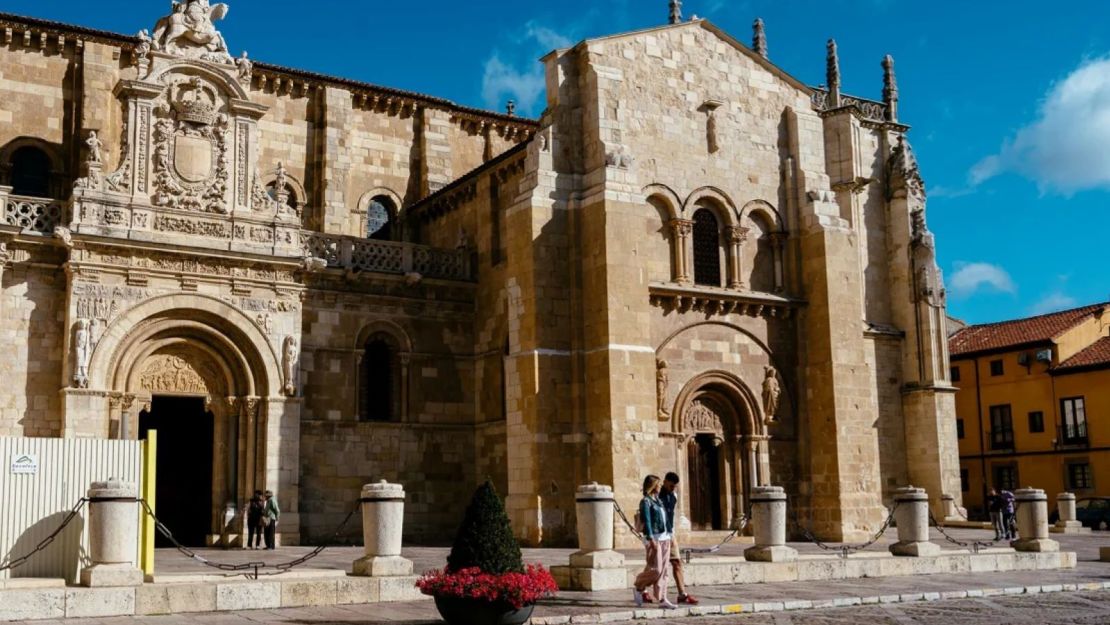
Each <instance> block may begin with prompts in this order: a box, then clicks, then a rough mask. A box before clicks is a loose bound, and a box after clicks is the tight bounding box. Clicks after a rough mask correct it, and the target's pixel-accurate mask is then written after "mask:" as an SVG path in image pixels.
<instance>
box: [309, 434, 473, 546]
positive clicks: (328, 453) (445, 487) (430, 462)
mask: <svg viewBox="0 0 1110 625" xmlns="http://www.w3.org/2000/svg"><path fill="white" fill-rule="evenodd" d="M473 437H474V428H473V427H472V426H453V427H440V426H434V425H420V426H416V425H412V424H402V423H358V422H351V421H348V422H343V423H328V422H320V421H303V422H302V423H301V439H300V441H301V457H302V461H301V465H300V486H301V515H302V516H301V527H302V529H301V537H302V539H303V540H305V541H306V542H307V543H308V544H321V543H326V542H329V541H330V540H331V537H332V534H333V532H334V531H335V529H336V527H337V526H338V525H339V523H340V522H341V521H342V520H343V518H344V517H345V516H346V515H347V513H348V512H350V510H351V508H352V507H353V506H354V505H355V502H356V501H357V500H358V497H359V493H360V490H361V488H362V485H363V484H366V483H369V482H376V481H379V480H383V479H385V480H389V481H390V482H396V483H400V484H404V485H405V491H406V493H407V498H406V500H405V528H404V540H405V541H406V542H408V543H410V544H411V543H415V544H433V545H443V544H449V543H450V541H451V540H452V539H453V538H454V532H455V529H456V528H457V525H458V522H459V520H460V519H461V518H462V514H463V511H464V510H465V508H466V504H467V502H468V501H470V495H471V494H472V493H473V489H474V483H475V480H476V479H477V478H476V476H475V458H474V446H473V445H470V444H467V443H468V441H472V440H473ZM483 477H484V476H483ZM342 536H343V538H342V539H343V540H346V541H348V542H352V543H355V542H361V539H362V524H361V522H360V521H359V519H358V518H357V516H356V518H355V519H353V520H352V522H351V523H350V524H349V525H348V526H347V528H346V531H345V532H344V533H343V535H342Z"/></svg>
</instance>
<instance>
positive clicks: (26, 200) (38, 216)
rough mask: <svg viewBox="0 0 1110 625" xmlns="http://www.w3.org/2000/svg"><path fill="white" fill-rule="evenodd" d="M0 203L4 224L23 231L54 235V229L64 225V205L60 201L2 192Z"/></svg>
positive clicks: (0, 191) (0, 192) (0, 193)
mask: <svg viewBox="0 0 1110 625" xmlns="http://www.w3.org/2000/svg"><path fill="white" fill-rule="evenodd" d="M0 203H2V204H3V207H4V223H5V224H7V225H9V226H19V227H20V228H22V229H23V230H29V231H31V232H38V233H41V234H53V233H54V228H55V227H57V226H60V225H62V215H63V213H64V212H65V211H64V210H63V206H62V203H61V202H60V201H58V200H52V199H49V198H41V197H26V196H22V195H8V194H6V193H3V192H2V190H0Z"/></svg>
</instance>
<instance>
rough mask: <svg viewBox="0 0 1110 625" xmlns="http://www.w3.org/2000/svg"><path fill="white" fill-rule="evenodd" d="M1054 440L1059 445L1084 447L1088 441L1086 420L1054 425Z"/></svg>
mask: <svg viewBox="0 0 1110 625" xmlns="http://www.w3.org/2000/svg"><path fill="white" fill-rule="evenodd" d="M1056 440H1057V441H1059V444H1060V445H1065V446H1076V447H1086V446H1087V445H1088V444H1089V442H1088V439H1087V422H1086V421H1080V422H1079V423H1064V424H1062V425H1057V426H1056Z"/></svg>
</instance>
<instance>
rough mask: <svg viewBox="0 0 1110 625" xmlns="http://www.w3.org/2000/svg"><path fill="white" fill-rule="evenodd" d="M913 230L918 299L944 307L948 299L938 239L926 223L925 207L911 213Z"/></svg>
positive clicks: (914, 268)
mask: <svg viewBox="0 0 1110 625" xmlns="http://www.w3.org/2000/svg"><path fill="white" fill-rule="evenodd" d="M910 220H911V223H912V228H913V231H912V233H911V236H912V238H911V240H910V246H911V247H912V248H913V271H914V280H915V281H916V287H917V288H916V293H915V296H916V299H917V300H918V301H923V302H925V303H927V304H929V305H930V306H934V307H943V306H944V305H945V301H946V299H947V295H946V293H945V290H944V281H943V279H942V278H941V274H940V268H939V267H937V250H936V240H935V239H934V237H933V233H932V232H929V228H928V226H926V225H925V209H924V208H919V209H917V210H915V211H913V212H912V213H910Z"/></svg>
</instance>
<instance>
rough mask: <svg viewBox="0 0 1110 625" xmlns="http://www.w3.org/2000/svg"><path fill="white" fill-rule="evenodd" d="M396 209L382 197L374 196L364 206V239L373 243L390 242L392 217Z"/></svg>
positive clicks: (392, 225)
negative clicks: (371, 240)
mask: <svg viewBox="0 0 1110 625" xmlns="http://www.w3.org/2000/svg"><path fill="white" fill-rule="evenodd" d="M396 213H397V207H396V206H394V205H393V201H392V200H390V199H389V198H388V197H386V196H384V195H379V196H375V197H374V199H372V200H370V203H369V204H367V205H366V238H368V239H374V240H375V241H392V240H393V236H394V234H395V233H394V232H393V230H394V223H393V222H394V217H395V216H396Z"/></svg>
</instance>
